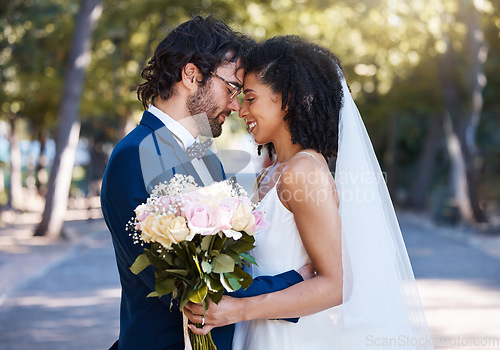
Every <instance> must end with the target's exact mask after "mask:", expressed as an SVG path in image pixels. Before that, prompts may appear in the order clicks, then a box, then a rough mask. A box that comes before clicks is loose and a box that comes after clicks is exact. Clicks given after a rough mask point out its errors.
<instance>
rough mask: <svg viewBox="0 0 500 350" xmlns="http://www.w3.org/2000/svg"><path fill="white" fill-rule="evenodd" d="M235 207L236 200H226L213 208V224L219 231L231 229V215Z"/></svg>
mask: <svg viewBox="0 0 500 350" xmlns="http://www.w3.org/2000/svg"><path fill="white" fill-rule="evenodd" d="M237 205H238V201H237V200H236V199H234V198H226V199H224V200H223V201H222V203H221V204H219V205H218V206H217V208H215V213H214V223H215V226H216V227H217V228H218V229H219V230H221V231H223V230H229V229H230V228H231V227H232V225H233V213H234V211H235V209H236V206H237Z"/></svg>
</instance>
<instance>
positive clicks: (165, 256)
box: [130, 232, 255, 309]
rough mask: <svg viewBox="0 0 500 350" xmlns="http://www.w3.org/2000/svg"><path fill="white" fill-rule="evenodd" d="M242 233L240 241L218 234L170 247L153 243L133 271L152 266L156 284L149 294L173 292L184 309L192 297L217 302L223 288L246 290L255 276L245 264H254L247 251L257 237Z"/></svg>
mask: <svg viewBox="0 0 500 350" xmlns="http://www.w3.org/2000/svg"><path fill="white" fill-rule="evenodd" d="M241 233H242V235H243V236H242V237H241V238H240V239H239V240H234V239H232V238H227V237H221V236H220V235H218V234H217V235H213V236H201V235H196V236H195V237H194V238H193V240H192V241H191V242H181V243H178V244H174V245H173V246H172V249H171V250H166V249H165V248H164V247H163V246H161V245H160V244H159V243H152V244H151V247H150V249H145V250H144V251H145V253H144V254H141V255H139V256H138V257H137V259H136V260H135V262H134V264H133V265H132V266H131V267H130V270H131V271H132V272H133V273H134V274H139V273H141V272H142V271H143V270H144V269H145V268H147V267H148V266H150V265H153V266H154V267H155V268H156V273H155V274H156V285H155V293H152V294H150V296H154V297H160V296H162V295H166V294H172V299H173V300H175V299H179V307H180V308H181V309H182V307H184V306H185V305H186V303H187V302H188V301H189V300H191V301H192V302H195V303H201V302H204V301H205V300H208V299H206V297H207V296H208V297H209V298H210V299H211V300H212V301H213V302H215V303H218V302H219V301H220V300H221V298H222V295H223V292H224V290H226V291H230V292H233V291H235V290H238V289H240V288H243V289H246V288H248V286H250V284H251V283H252V277H251V276H250V275H249V274H248V273H246V272H245V271H243V269H242V267H243V265H247V266H250V264H255V259H254V258H253V257H252V256H251V255H249V254H247V252H248V251H250V250H251V249H253V248H254V242H255V238H254V237H253V236H250V235H248V234H247V233H245V232H241Z"/></svg>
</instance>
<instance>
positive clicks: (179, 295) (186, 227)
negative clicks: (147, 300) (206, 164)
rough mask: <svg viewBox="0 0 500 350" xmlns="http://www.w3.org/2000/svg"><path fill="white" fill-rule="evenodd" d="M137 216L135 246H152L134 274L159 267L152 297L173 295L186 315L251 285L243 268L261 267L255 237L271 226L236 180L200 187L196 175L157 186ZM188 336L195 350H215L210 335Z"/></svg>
mask: <svg viewBox="0 0 500 350" xmlns="http://www.w3.org/2000/svg"><path fill="white" fill-rule="evenodd" d="M135 214H136V216H135V217H134V218H132V219H131V220H130V222H129V224H128V225H127V230H130V231H132V233H131V236H132V237H133V239H134V243H137V244H141V245H143V246H144V243H149V244H150V246H149V248H144V254H141V255H139V256H138V257H137V259H136V260H135V262H134V264H133V265H132V266H131V267H130V269H131V271H132V272H133V273H135V274H139V273H140V272H141V271H142V270H144V269H145V268H146V267H148V266H150V265H153V266H154V267H156V273H155V276H156V285H155V291H154V292H152V293H150V294H149V295H148V297H159V296H162V295H165V294H171V297H172V301H174V300H177V301H178V306H179V309H180V310H181V311H182V309H183V308H184V306H185V305H186V304H187V302H188V301H192V302H194V303H203V308H204V311H206V310H207V308H208V305H209V299H211V300H212V301H214V302H215V303H218V302H219V301H220V300H221V299H222V295H223V293H224V290H226V291H228V292H233V291H235V290H238V289H240V288H243V289H246V288H247V287H248V286H249V285H250V284H251V283H252V277H251V276H250V275H249V274H248V273H246V272H245V271H243V268H242V267H243V265H247V266H250V264H255V263H256V262H255V260H254V258H253V257H252V256H251V255H249V254H248V252H249V251H250V250H251V249H253V248H254V242H255V239H254V237H253V235H254V234H255V233H256V232H257V231H259V230H261V229H263V228H265V227H267V226H268V224H269V223H268V222H267V221H266V220H265V219H264V217H263V214H262V212H260V211H258V210H255V209H254V207H253V205H252V204H251V202H250V199H249V198H248V197H247V196H246V194H245V193H244V190H243V189H242V188H241V187H240V186H239V185H237V184H236V183H235V182H234V181H231V180H226V181H222V182H216V183H214V184H212V185H210V186H207V187H198V186H197V184H196V183H195V182H194V179H193V177H192V176H184V175H179V174H177V175H175V176H174V178H172V179H171V180H170V181H169V182H164V183H160V184H158V185H157V186H156V187H155V189H154V190H153V191H152V193H151V195H150V197H149V198H148V199H147V202H146V203H143V204H140V205H139V206H138V207H137V208H136V209H135ZM171 305H172V304H171ZM198 326H199V325H198ZM185 332H186V327H185ZM189 333H190V334H189V338H190V340H191V345H192V347H193V349H195V350H196V349H216V347H215V345H214V343H213V341H212V337H211V335H210V333H209V334H207V335H206V336H200V335H195V334H193V333H191V332H189Z"/></svg>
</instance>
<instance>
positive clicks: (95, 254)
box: [0, 214, 500, 350]
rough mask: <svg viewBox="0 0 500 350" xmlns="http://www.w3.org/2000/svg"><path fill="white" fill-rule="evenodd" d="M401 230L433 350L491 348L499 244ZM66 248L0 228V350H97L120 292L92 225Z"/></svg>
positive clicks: (405, 223)
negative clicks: (415, 278)
mask: <svg viewBox="0 0 500 350" xmlns="http://www.w3.org/2000/svg"><path fill="white" fill-rule="evenodd" d="M401 224H402V227H403V232H404V236H405V241H406V244H407V247H408V252H409V255H410V259H411V261H412V264H413V268H414V272H415V276H416V277H417V283H418V286H419V290H420V294H421V297H422V303H423V305H424V307H425V310H426V316H427V320H428V323H429V326H430V328H431V334H432V337H433V340H434V343H435V346H436V348H438V349H467V350H473V349H485V350H498V349H500V344H499V342H500V237H497V236H488V235H480V234H475V235H471V234H469V233H466V232H465V233H464V232H461V231H456V230H447V229H441V228H435V227H433V226H432V225H429V224H426V223H425V222H422V221H421V220H420V219H419V218H416V217H414V216H412V215H409V214H403V215H401ZM66 228H67V229H68V231H69V232H70V233H72V234H71V235H70V239H69V241H67V242H58V243H50V242H47V241H46V240H43V239H36V238H33V237H31V236H30V232H31V231H30V230H31V229H32V224H29V223H26V224H19V223H18V224H16V225H7V226H6V227H3V228H0V292H1V297H0V349H2V350H17V349H19V350H21V349H22V350H32V349H50V350H59V349H61V350H62V349H107V348H108V347H109V346H110V345H111V344H112V342H113V341H114V340H115V339H116V337H117V335H118V310H119V300H120V285H119V281H118V273H117V270H116V265H115V260H114V254H113V248H112V244H111V241H110V239H109V234H108V232H107V230H106V227H105V225H104V223H103V221H102V220H101V219H95V220H88V221H87V220H80V221H79V220H77V221H69V222H67V224H66Z"/></svg>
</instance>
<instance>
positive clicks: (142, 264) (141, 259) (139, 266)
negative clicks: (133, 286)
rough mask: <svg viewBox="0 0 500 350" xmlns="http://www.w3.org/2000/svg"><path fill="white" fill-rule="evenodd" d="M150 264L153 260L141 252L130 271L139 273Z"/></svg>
mask: <svg viewBox="0 0 500 350" xmlns="http://www.w3.org/2000/svg"><path fill="white" fill-rule="evenodd" d="M149 265H151V262H150V261H149V259H148V257H147V255H146V254H141V255H139V256H138V257H137V259H135V261H134V263H133V264H132V266H130V271H132V273H134V274H136V275H138V274H139V273H140V272H141V271H142V270H144V269H145V268H146V267H148V266H149Z"/></svg>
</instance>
